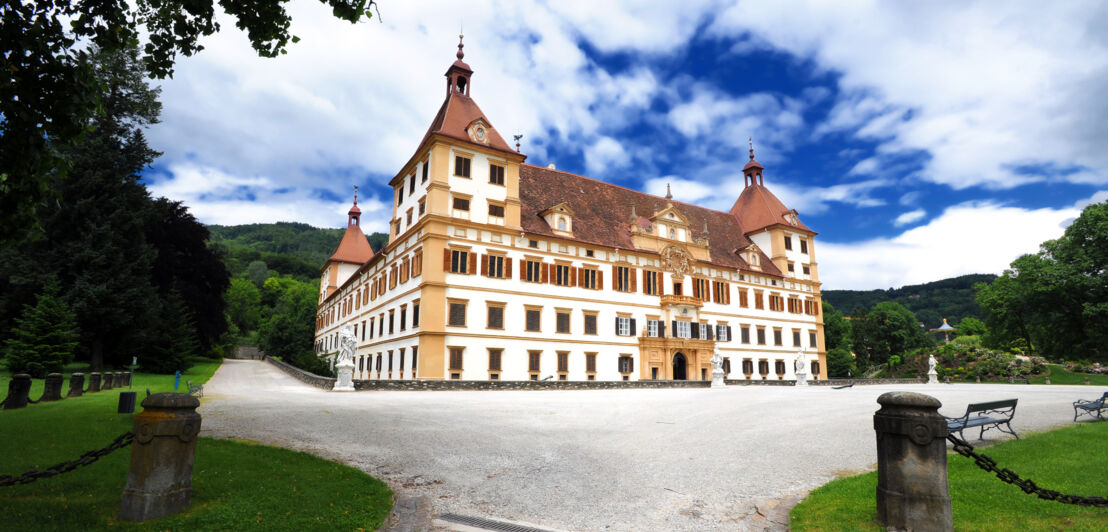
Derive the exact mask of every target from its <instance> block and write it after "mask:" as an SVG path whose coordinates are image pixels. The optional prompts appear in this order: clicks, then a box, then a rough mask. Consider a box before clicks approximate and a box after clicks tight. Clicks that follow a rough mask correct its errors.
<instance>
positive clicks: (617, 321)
mask: <svg viewBox="0 0 1108 532" xmlns="http://www.w3.org/2000/svg"><path fill="white" fill-rule="evenodd" d="M616 334H617V335H618V334H619V316H616Z"/></svg>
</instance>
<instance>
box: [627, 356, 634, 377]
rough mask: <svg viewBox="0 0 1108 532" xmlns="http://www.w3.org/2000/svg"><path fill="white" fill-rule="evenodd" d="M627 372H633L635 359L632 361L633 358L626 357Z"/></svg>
mask: <svg viewBox="0 0 1108 532" xmlns="http://www.w3.org/2000/svg"><path fill="white" fill-rule="evenodd" d="M627 372H628V373H634V372H635V359H634V357H627Z"/></svg>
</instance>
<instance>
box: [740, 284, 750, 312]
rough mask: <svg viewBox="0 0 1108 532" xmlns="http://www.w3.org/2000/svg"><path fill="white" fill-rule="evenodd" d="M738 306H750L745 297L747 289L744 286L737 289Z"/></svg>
mask: <svg viewBox="0 0 1108 532" xmlns="http://www.w3.org/2000/svg"><path fill="white" fill-rule="evenodd" d="M739 306H740V307H743V308H747V307H749V306H750V300H749V299H748V298H747V290H746V289H745V288H740V289H739Z"/></svg>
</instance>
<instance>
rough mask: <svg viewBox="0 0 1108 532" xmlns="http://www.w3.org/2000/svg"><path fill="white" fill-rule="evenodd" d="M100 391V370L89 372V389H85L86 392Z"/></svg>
mask: <svg viewBox="0 0 1108 532" xmlns="http://www.w3.org/2000/svg"><path fill="white" fill-rule="evenodd" d="M99 391H100V372H98V371H94V372H92V373H89V374H88V389H87V390H85V392H87V393H92V392H99Z"/></svg>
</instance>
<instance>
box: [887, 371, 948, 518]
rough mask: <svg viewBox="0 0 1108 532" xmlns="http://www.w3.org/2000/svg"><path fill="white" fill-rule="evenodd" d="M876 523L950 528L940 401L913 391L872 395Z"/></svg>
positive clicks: (944, 423)
mask: <svg viewBox="0 0 1108 532" xmlns="http://www.w3.org/2000/svg"><path fill="white" fill-rule="evenodd" d="M877 402H878V403H879V404H880V405H881V409H880V410H878V411H877V412H876V413H875V414H874V415H873V429H874V430H875V431H876V432H877V522H878V524H880V525H882V526H884V527H886V528H888V529H890V530H892V529H895V530H921V531H922V530H928V531H931V530H939V531H953V530H954V517H953V514H952V513H951V509H950V489H949V486H948V484H947V477H946V435H947V430H946V420H945V419H943V417H942V416H941V415H939V411H938V410H939V407H941V406H942V403H940V402H939V400H938V399H935V398H934V397H931V396H929V395H924V394H921V393H914V392H887V393H884V394H882V395H881V396H880V397H878V398H877Z"/></svg>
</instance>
